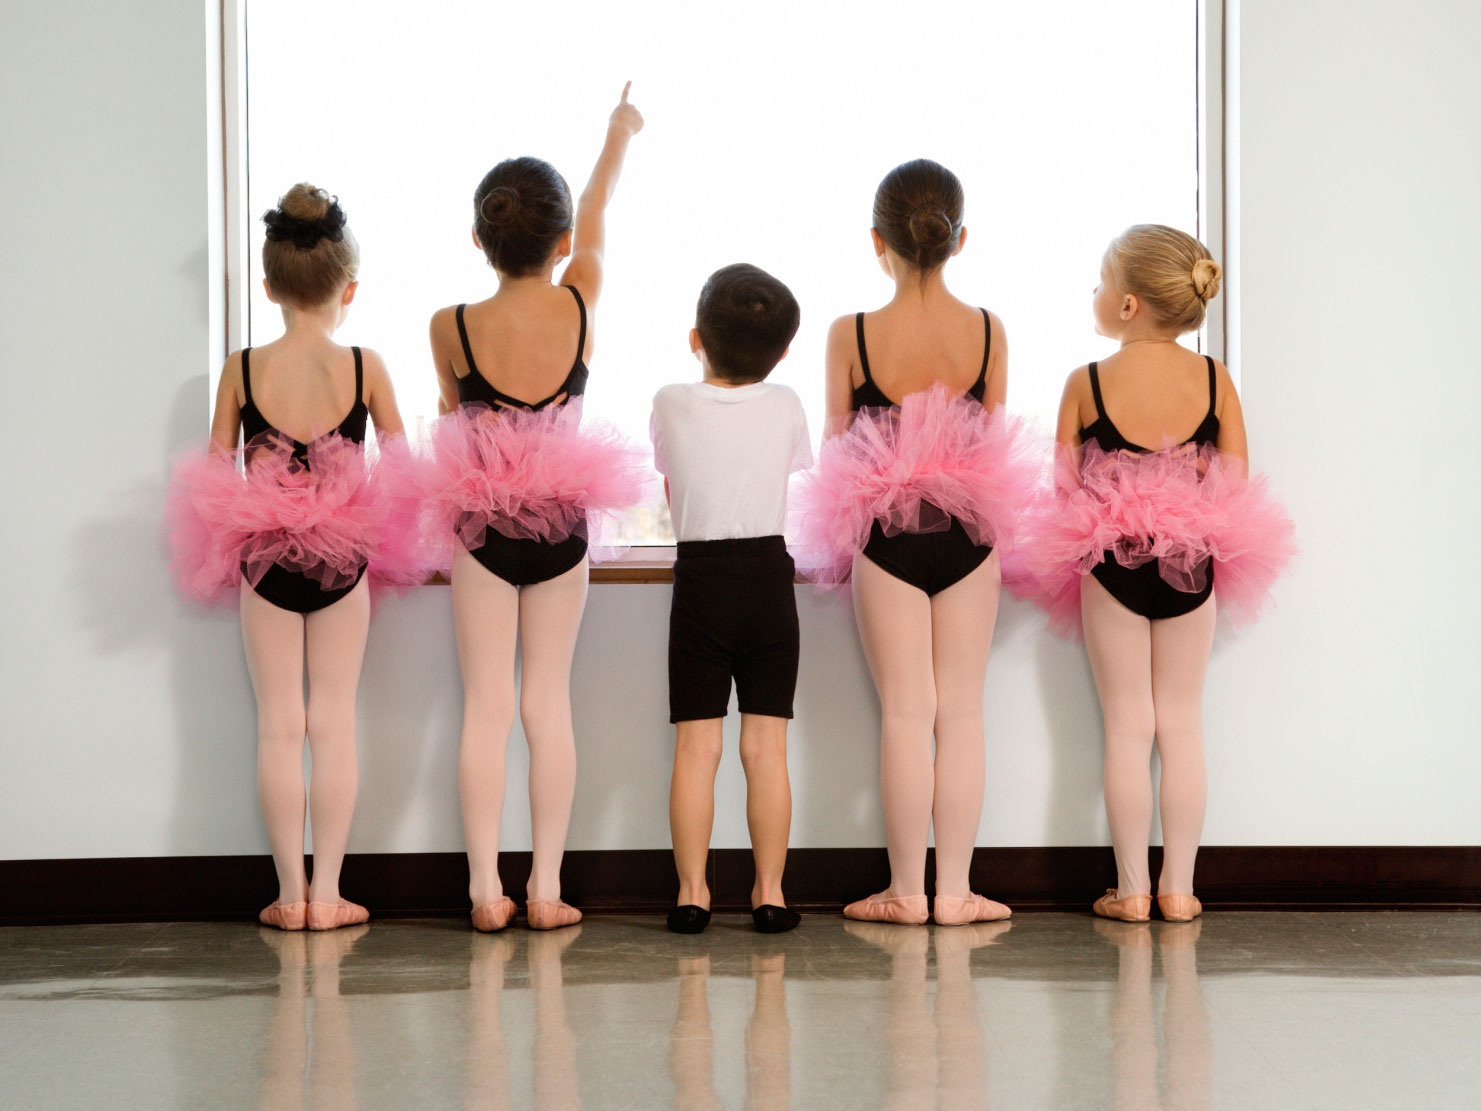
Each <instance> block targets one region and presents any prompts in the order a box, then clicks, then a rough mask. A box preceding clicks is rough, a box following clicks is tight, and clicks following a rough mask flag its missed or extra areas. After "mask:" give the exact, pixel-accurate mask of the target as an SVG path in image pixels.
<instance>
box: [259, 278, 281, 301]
mask: <svg viewBox="0 0 1481 1111" xmlns="http://www.w3.org/2000/svg"><path fill="white" fill-rule="evenodd" d="M262 292H263V293H266V294H267V299H268V300H269V301H271V302H272V303H273V304H275V305H276V304H277V303H278V299H277V298H276V297H274V296H273V287H272V286H270V285H268V284H267V279H266V278H263V279H262Z"/></svg>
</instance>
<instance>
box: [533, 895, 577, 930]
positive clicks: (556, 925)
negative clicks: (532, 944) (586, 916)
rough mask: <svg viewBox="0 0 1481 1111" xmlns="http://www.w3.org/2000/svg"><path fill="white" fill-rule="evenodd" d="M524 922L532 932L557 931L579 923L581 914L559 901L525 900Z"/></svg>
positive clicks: (569, 905)
mask: <svg viewBox="0 0 1481 1111" xmlns="http://www.w3.org/2000/svg"><path fill="white" fill-rule="evenodd" d="M525 921H526V922H528V923H529V926H530V929H532V930H558V929H560V928H561V927H562V926H574V925H575V924H576V923H577V922H580V921H581V912H580V911H579V910H577V909H576V908H575V907H573V906H571V904H569V903H563V902H561V901H560V900H559V899H526V900H525Z"/></svg>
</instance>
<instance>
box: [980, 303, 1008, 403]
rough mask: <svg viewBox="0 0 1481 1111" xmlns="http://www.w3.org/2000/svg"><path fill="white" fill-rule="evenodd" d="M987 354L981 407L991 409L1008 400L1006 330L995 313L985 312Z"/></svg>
mask: <svg viewBox="0 0 1481 1111" xmlns="http://www.w3.org/2000/svg"><path fill="white" fill-rule="evenodd" d="M987 326H988V328H989V329H991V331H990V332H989V334H988V340H989V343H988V347H989V354H988V357H987V382H986V383H985V385H984V390H985V392H984V393H983V396H982V404H983V407H984V408H986V409H988V410H991V409H992V408H993V407H994V406H996V405H1002V404H1003V403H1004V402H1005V401H1007V400H1008V330H1007V329H1006V328H1004V327H1003V322H1002V321H1001V320H999V319H998V317H997V314H996V313H988V314H987Z"/></svg>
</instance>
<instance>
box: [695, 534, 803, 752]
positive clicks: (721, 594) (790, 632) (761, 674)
mask: <svg viewBox="0 0 1481 1111" xmlns="http://www.w3.org/2000/svg"><path fill="white" fill-rule="evenodd" d="M795 574H796V568H795V566H794V565H793V563H792V557H791V556H789V555H788V554H787V544H786V541H784V540H783V539H782V538H781V537H780V536H759V537H755V538H752V539H747V540H696V541H681V542H680V543H679V547H678V558H676V559H675V560H674V604H673V608H672V609H671V610H670V611H669V720H670V721H672V722H681V721H704V720H707V719H709V718H723V717H724V716H725V711H726V709H727V708H728V707H729V706H730V682H731V680H732V679H734V680H735V689H736V694H737V701H738V702H739V704H740V712H741V713H743V714H765V715H767V716H768V717H777V718H790V717H791V716H792V697H793V695H794V694H796V692H797V660H798V655H799V648H798V646H799V643H800V638H799V635H798V628H797V595H796V594H795V593H794V592H793V589H792V581H793V577H794V576H795Z"/></svg>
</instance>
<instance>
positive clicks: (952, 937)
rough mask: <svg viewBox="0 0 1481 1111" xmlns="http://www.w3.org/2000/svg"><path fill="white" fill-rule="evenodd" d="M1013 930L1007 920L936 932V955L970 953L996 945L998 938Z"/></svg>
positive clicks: (934, 934) (972, 924)
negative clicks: (986, 946) (985, 946)
mask: <svg viewBox="0 0 1481 1111" xmlns="http://www.w3.org/2000/svg"><path fill="white" fill-rule="evenodd" d="M1012 928H1013V923H1012V921H1011V920H1009V919H1007V918H1003V919H1000V920H999V921H997V922H968V923H967V924H966V925H965V926H957V927H954V928H952V929H950V930H935V931H933V932H932V938H933V940H934V941H935V944H936V955H937V956H940V955H941V954H943V953H946V954H951V953H970V952H971V951H972V950H973V949H980V948H982V947H983V946H984V945H996V944H997V941H998V938H1000V937H1002V936H1003V935H1004V934H1005V933H1007V932H1008V931H1009V930H1011V929H1012Z"/></svg>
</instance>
